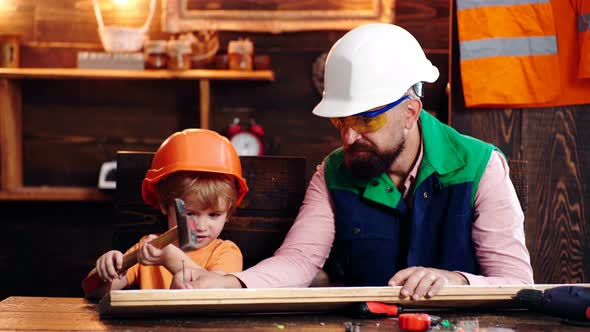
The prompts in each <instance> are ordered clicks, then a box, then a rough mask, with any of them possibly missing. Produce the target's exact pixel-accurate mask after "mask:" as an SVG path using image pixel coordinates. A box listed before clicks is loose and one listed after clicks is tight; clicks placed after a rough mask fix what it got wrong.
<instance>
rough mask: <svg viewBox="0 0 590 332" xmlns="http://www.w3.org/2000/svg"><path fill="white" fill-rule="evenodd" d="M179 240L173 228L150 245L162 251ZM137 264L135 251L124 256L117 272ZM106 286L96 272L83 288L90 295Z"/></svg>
mask: <svg viewBox="0 0 590 332" xmlns="http://www.w3.org/2000/svg"><path fill="white" fill-rule="evenodd" d="M177 238H178V232H177V231H176V227H173V228H171V229H169V230H168V231H166V233H164V234H162V235H160V236H158V237H157V238H155V239H153V240H152V241H151V242H150V243H151V244H152V245H153V246H154V247H156V248H158V249H162V248H164V247H165V246H167V245H169V244H170V243H172V242H174V241H175V240H176V239H177ZM135 264H137V250H133V251H131V252H129V253H127V254H125V256H123V266H122V267H121V269H120V270H119V271H117V272H119V273H120V272H123V271H125V270H127V269H129V268H130V267H132V266H133V265H135ZM102 285H104V281H102V279H100V277H99V276H98V273H97V272H96V270H95V271H94V273H92V274H90V275H89V276H87V277H86V278H84V280H83V281H82V288H83V289H84V293H85V294H90V293H92V292H94V291H95V290H96V289H98V288H100V287H101V286H102Z"/></svg>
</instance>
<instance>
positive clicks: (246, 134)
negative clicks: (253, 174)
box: [227, 118, 264, 156]
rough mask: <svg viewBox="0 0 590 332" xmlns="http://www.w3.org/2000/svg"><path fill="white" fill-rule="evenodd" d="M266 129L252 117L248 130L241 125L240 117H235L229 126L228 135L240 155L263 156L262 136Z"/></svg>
mask: <svg viewBox="0 0 590 332" xmlns="http://www.w3.org/2000/svg"><path fill="white" fill-rule="evenodd" d="M263 136H264V129H263V128H262V126H260V125H259V124H256V122H255V121H254V119H252V118H250V127H249V128H248V129H247V130H246V129H244V128H242V126H240V119H238V118H234V121H233V123H232V124H231V125H230V126H229V127H228V128H227V137H228V138H229V140H230V142H231V143H232V145H233V146H234V148H235V149H236V152H237V153H238V155H239V156H261V155H262V154H263V153H264V144H263V142H262V137H263Z"/></svg>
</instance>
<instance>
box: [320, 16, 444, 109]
mask: <svg viewBox="0 0 590 332" xmlns="http://www.w3.org/2000/svg"><path fill="white" fill-rule="evenodd" d="M437 78H438V69H437V68H436V67H435V66H433V65H432V63H431V62H430V61H429V60H428V59H427V58H426V55H424V51H423V50H422V47H421V46H420V44H419V43H418V41H417V40H416V39H415V38H414V36H412V35H411V34H410V33H409V32H408V31H406V30H405V29H403V28H401V27H398V26H396V25H393V24H387V23H372V24H367V25H363V26H360V27H358V28H355V29H353V30H351V31H349V32H347V33H346V34H345V35H344V36H343V37H342V38H340V40H338V41H337V42H336V43H335V44H334V46H332V49H331V50H330V53H329V54H328V57H327V59H326V66H325V71H324V94H323V98H322V101H321V102H320V103H319V104H318V105H317V106H316V107H315V108H314V110H313V114H315V115H318V116H323V117H343V116H349V115H354V114H357V113H361V112H365V111H368V110H370V109H372V108H375V107H379V106H382V105H385V104H388V103H391V102H392V101H395V100H397V99H399V98H401V96H403V95H404V93H405V92H406V91H407V90H408V89H409V88H410V87H411V86H413V85H414V84H416V83H418V82H429V83H432V82H434V81H436V79H437Z"/></svg>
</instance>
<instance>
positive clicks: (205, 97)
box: [199, 79, 211, 129]
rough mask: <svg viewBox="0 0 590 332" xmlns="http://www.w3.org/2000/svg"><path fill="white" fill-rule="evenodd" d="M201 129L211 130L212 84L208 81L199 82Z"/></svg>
mask: <svg viewBox="0 0 590 332" xmlns="http://www.w3.org/2000/svg"><path fill="white" fill-rule="evenodd" d="M199 96H200V100H199V107H200V114H201V116H200V122H199V123H200V127H201V128H203V129H209V113H211V83H210V82H209V80H208V79H201V80H199Z"/></svg>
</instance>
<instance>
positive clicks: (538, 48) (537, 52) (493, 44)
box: [457, 0, 590, 107]
mask: <svg viewBox="0 0 590 332" xmlns="http://www.w3.org/2000/svg"><path fill="white" fill-rule="evenodd" d="M576 1H577V2H578V5H579V7H586V8H587V7H588V0H572V1H571V2H570V0H457V22H458V33H459V43H460V44H459V45H460V49H459V52H460V60H461V77H462V82H463V90H464V96H465V104H466V106H467V107H547V106H561V105H570V104H585V103H590V80H588V79H587V78H584V75H586V77H587V73H588V71H589V69H588V63H589V61H590V60H589V59H588V56H589V55H588V54H589V53H588V52H586V53H583V52H584V50H583V49H582V47H586V48H587V47H588V43H587V42H586V43H585V46H583V45H582V44H581V43H582V41H581V38H582V37H581V36H582V34H581V33H580V34H579V36H580V38H576V33H578V31H577V30H580V26H582V27H584V26H585V24H586V23H587V22H588V20H587V18H588V16H584V15H583V14H582V15H581V16H580V15H578V16H577V18H576V16H575V9H574V8H573V7H572V3H574V2H576ZM578 13H580V14H581V13H582V12H580V11H578ZM554 17H557V18H559V19H557V20H554ZM580 17H581V18H580ZM584 59H585V60H584ZM578 60H579V61H578ZM584 61H585V62H584ZM578 69H579V70H578Z"/></svg>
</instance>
